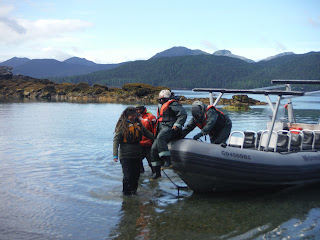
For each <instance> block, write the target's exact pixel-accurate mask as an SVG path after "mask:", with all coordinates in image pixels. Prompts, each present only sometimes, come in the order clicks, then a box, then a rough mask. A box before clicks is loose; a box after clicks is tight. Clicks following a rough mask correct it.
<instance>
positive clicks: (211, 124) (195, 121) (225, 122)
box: [181, 100, 232, 144]
mask: <svg viewBox="0 0 320 240" xmlns="http://www.w3.org/2000/svg"><path fill="white" fill-rule="evenodd" d="M191 113H192V118H191V120H190V121H189V122H188V124H187V125H186V126H185V127H184V129H183V130H182V134H181V137H182V138H184V137H185V136H186V135H187V134H188V133H189V132H191V131H192V130H193V129H194V128H195V127H199V128H200V129H201V132H200V133H198V134H196V135H195V136H194V137H193V139H195V140H197V139H199V138H200V137H201V136H204V135H209V136H210V141H211V143H214V144H221V143H225V142H226V141H227V139H228V137H229V135H230V132H231V128H232V122H231V120H230V118H229V117H228V116H227V115H226V114H224V113H223V112H221V111H219V110H218V109H216V108H215V107H214V106H213V105H209V106H208V105H206V104H204V103H203V102H202V101H198V100H196V101H194V102H193V103H192V106H191Z"/></svg>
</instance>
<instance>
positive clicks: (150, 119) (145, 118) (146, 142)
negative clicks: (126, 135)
mask: <svg viewBox="0 0 320 240" xmlns="http://www.w3.org/2000/svg"><path fill="white" fill-rule="evenodd" d="M140 120H141V123H142V124H143V126H145V127H146V129H148V130H149V131H150V132H152V133H154V128H155V124H156V117H155V116H154V115H153V114H152V113H149V112H147V109H145V110H144V112H143V113H142V114H141V115H140ZM140 145H141V146H151V145H152V140H151V139H149V138H147V137H145V136H142V140H141V141H140Z"/></svg>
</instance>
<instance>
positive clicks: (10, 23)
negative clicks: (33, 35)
mask: <svg viewBox="0 0 320 240" xmlns="http://www.w3.org/2000/svg"><path fill="white" fill-rule="evenodd" d="M0 23H2V24H4V25H6V26H7V27H8V28H9V29H11V30H13V31H15V32H17V33H18V34H23V33H25V32H26V29H25V28H24V27H23V26H21V25H20V24H19V23H18V22H17V21H15V20H13V19H9V18H6V17H0Z"/></svg>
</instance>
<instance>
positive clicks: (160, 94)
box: [159, 89, 171, 99]
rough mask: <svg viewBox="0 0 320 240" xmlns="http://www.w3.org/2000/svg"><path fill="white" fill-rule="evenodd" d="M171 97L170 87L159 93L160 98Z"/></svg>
mask: <svg viewBox="0 0 320 240" xmlns="http://www.w3.org/2000/svg"><path fill="white" fill-rule="evenodd" d="M170 97H171V92H170V91H169V90H168V89H164V90H161V92H160V93H159V99H160V98H170Z"/></svg>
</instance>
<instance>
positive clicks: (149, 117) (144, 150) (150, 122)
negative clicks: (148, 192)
mask: <svg viewBox="0 0 320 240" xmlns="http://www.w3.org/2000/svg"><path fill="white" fill-rule="evenodd" d="M136 110H137V113H138V116H139V119H140V121H141V123H142V124H143V126H145V128H146V129H148V131H150V132H152V133H153V132H154V127H155V125H156V121H157V119H156V117H155V116H154V115H153V114H152V113H151V112H149V111H148V110H147V108H146V107H145V106H143V105H137V106H136ZM152 142H153V140H151V139H150V138H147V137H145V136H142V140H141V141H140V145H141V165H140V173H144V167H143V159H144V158H146V159H147V161H148V165H149V167H150V168H151V171H152V174H154V173H155V171H154V169H153V167H152V165H151V146H152Z"/></svg>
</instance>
